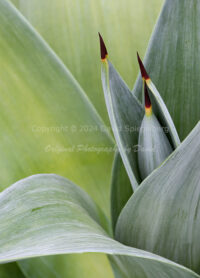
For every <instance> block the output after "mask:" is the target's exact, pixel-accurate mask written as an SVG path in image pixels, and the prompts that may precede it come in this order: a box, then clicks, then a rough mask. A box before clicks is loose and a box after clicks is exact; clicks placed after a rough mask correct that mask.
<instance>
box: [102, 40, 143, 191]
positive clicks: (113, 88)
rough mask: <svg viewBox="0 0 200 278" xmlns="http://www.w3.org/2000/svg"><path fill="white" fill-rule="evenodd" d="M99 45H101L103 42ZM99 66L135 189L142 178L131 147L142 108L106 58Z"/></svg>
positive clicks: (122, 151)
mask: <svg viewBox="0 0 200 278" xmlns="http://www.w3.org/2000/svg"><path fill="white" fill-rule="evenodd" d="M100 45H101V46H102V43H101V44H100ZM101 52H103V50H102V51H101ZM101 69H102V70H101V77H102V85H103V90H104V96H105V101H106V106H107V110H108V115H109V118H110V122H111V127H112V130H113V133H114V136H115V140H116V143H117V146H118V149H119V152H120V155H121V157H122V160H123V163H124V165H125V168H126V171H127V173H128V176H129V179H130V181H131V184H132V187H133V190H135V189H136V188H137V186H138V183H140V181H141V179H140V174H139V170H138V161H137V153H136V152H135V150H134V147H135V146H137V144H138V132H139V127H140V125H141V122H142V119H143V115H144V109H143V107H142V105H141V104H140V102H139V101H138V100H137V98H136V97H135V96H134V95H133V94H132V93H131V91H130V90H129V88H128V86H127V85H126V84H125V82H124V81H123V80H122V78H121V76H120V75H119V73H118V72H117V71H116V70H115V68H114V67H113V65H112V64H111V62H110V61H109V60H108V59H103V60H102V67H101Z"/></svg>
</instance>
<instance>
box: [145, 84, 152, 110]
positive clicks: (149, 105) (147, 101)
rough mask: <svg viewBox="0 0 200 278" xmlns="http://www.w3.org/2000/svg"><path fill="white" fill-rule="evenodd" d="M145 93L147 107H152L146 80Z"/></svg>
mask: <svg viewBox="0 0 200 278" xmlns="http://www.w3.org/2000/svg"><path fill="white" fill-rule="evenodd" d="M144 95H145V108H150V107H151V100H150V97H149V93H148V89H147V84H146V82H144Z"/></svg>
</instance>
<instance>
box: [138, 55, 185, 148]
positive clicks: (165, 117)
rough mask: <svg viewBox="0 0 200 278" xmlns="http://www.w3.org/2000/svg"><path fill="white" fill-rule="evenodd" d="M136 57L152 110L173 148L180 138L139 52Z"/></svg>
mask: <svg viewBox="0 0 200 278" xmlns="http://www.w3.org/2000/svg"><path fill="white" fill-rule="evenodd" d="M137 57H138V63H139V65H140V71H141V75H142V79H143V80H144V82H145V83H146V84H147V86H148V87H149V89H150V92H151V97H152V103H153V110H154V112H155V113H156V115H157V117H158V119H159V120H160V122H161V124H162V126H163V128H165V130H166V131H167V132H168V133H169V139H170V140H171V143H172V144H173V146H174V149H175V148H176V147H177V146H178V145H179V144H180V139H179V136H178V133H177V131H176V127H175V125H174V122H173V120H172V118H171V116H170V114H169V111H168V109H167V107H166V105H165V103H164V101H163V99H162V97H161V96H160V94H159V92H158V90H157V89H156V87H155V85H154V84H153V82H152V81H151V79H150V77H149V75H148V73H147V71H146V69H145V67H144V65H143V63H142V61H141V59H140V56H139V54H137ZM179 105H180V104H179Z"/></svg>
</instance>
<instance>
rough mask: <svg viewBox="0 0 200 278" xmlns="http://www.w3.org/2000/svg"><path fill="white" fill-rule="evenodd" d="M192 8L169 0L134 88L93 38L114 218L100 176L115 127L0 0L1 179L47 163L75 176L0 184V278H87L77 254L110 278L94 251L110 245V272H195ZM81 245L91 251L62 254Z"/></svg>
mask: <svg viewBox="0 0 200 278" xmlns="http://www.w3.org/2000/svg"><path fill="white" fill-rule="evenodd" d="M14 2H16V3H15V4H16V6H17V7H18V9H20V8H21V10H22V12H24V13H25V14H26V13H27V14H26V15H28V16H29V17H30V19H32V20H33V22H34V19H35V20H36V19H38V18H37V16H38V13H36V15H35V17H34V12H33V11H32V9H33V10H34V5H36V7H37V1H35V3H34V4H33V3H32V5H33V6H29V4H30V3H29V4H27V3H28V2H27V1H20V3H18V1H14ZM44 3H45V2H44ZM38 4H41V1H39V2H38ZM30 7H31V8H30ZM44 8H45V9H46V8H47V6H45V5H44ZM199 11H200V2H199V1H198V0H196V1H195V0H193V1H188V0H176V1H174V0H173V1H172V0H167V1H166V2H165V4H164V6H163V9H162V12H161V15H160V17H159V20H158V22H157V25H156V28H155V30H154V33H153V35H152V38H151V40H150V43H149V47H148V50H147V54H146V56H145V60H144V64H145V65H146V66H144V65H143V63H142V61H141V59H140V57H139V55H138V62H139V66H140V70H141V76H142V78H141V76H140V75H139V76H138V78H137V80H136V83H135V86H134V89H133V91H132V92H131V91H130V90H129V88H128V86H127V85H126V84H125V82H124V81H123V80H122V78H121V77H120V75H119V73H118V72H117V71H116V70H115V68H114V66H113V65H112V63H111V62H110V61H109V60H108V54H107V50H106V47H105V44H104V42H103V39H102V37H101V36H100V46H101V60H102V85H103V91H104V96H105V101H106V107H107V111H108V114H109V118H110V124H111V127H112V130H113V134H114V137H115V141H116V144H117V149H118V150H119V152H118V151H117V152H116V154H115V159H114V162H113V168H112V182H111V196H110V206H111V220H110V218H109V216H108V210H107V205H108V204H107V202H106V200H107V199H108V190H107V185H106V182H105V181H108V180H109V176H110V174H109V173H110V167H111V163H112V158H113V154H112V152H113V150H115V149H116V148H115V147H114V143H113V139H112V136H111V135H110V133H109V131H108V130H107V128H106V126H105V125H104V122H103V121H102V119H101V118H100V116H99V115H98V113H97V112H96V111H95V109H94V107H93V106H92V104H91V103H90V102H89V101H88V99H87V97H86V95H85V94H84V92H83V90H82V88H81V87H80V85H79V84H78V83H77V82H76V80H75V79H74V78H73V76H72V75H71V73H70V72H69V71H68V70H67V68H66V67H65V65H64V64H63V63H62V61H61V60H60V59H59V58H58V57H57V56H56V55H55V53H54V52H53V51H52V49H51V48H50V47H49V46H48V44H47V43H46V42H45V41H44V40H43V39H42V38H41V37H40V35H39V34H38V33H37V32H36V31H35V29H34V28H33V27H32V26H31V25H30V23H29V22H27V20H26V19H25V18H24V17H23V16H22V15H21V14H20V13H19V11H18V10H17V9H16V8H14V6H13V5H12V4H10V3H9V2H7V1H5V0H0V22H1V25H0V34H1V41H0V42H1V43H0V49H1V65H2V68H3V70H2V71H1V73H2V77H1V83H0V85H1V90H2V94H1V96H2V101H1V117H0V125H1V127H2V130H3V135H2V137H1V144H0V145H1V146H0V148H1V155H2V160H0V161H1V166H2V167H1V168H2V180H1V181H2V183H4V184H5V186H4V187H6V185H7V184H9V183H11V180H12V181H13V179H14V180H17V179H19V178H21V177H24V176H27V175H28V174H37V173H42V172H48V173H50V172H52V171H54V172H56V174H63V173H64V174H65V176H68V177H69V178H70V180H73V182H71V181H70V180H69V179H67V178H64V177H61V176H59V175H55V174H37V175H33V176H30V177H28V178H25V179H22V180H19V181H18V182H16V183H14V184H13V185H11V186H9V187H8V188H7V189H5V190H4V191H3V192H2V193H1V194H0V211H1V215H0V235H1V237H0V262H1V267H0V274H1V276H2V277H5V278H7V277H19V278H24V277H27V278H29V277H37V278H38V277H47V278H49V277H76V276H77V277H79V276H80V275H81V276H82V277H84V271H82V272H81V273H80V272H78V273H77V274H75V272H74V269H75V268H76V266H77V265H78V263H79V262H80V263H81V262H82V263H85V264H87V263H89V266H88V269H87V274H86V276H85V277H94V276H95V277H96V273H95V267H97V265H98V263H99V264H100V267H101V268H102V277H105V275H106V276H107V277H109V276H110V272H109V271H110V269H109V267H108V265H107V262H106V261H105V257H101V256H99V255H95V256H94V257H90V255H89V253H102V254H108V257H109V261H110V264H111V266H112V269H113V273H114V275H115V277H131V278H132V277H137V278H143V277H148V278H154V277H187V278H189V277H190V278H191V277H200V254H199V253H200V245H199V243H198V241H199V232H200V224H199V223H200V221H199V220H200V207H199V200H200V198H199V194H200V182H199V175H200V174H199V173H200V171H199V167H200V166H199V160H200V141H199V136H200V125H199V124H197V125H196V123H197V121H198V120H199V117H200V109H199V104H200V102H199V93H198V82H199V81H198V80H199V78H198V72H199V69H198V65H199V62H200V55H199V26H200V25H199V24H198V21H199V17H198V14H199ZM36 21H37V20H36ZM172 30H173V31H172ZM45 31H46V29H45ZM21 38H23V39H21ZM13 45H14V46H15V47H14V48H12V46H13ZM117 47H120V46H119V42H118V43H117V44H116V48H117ZM70 55H72V54H71V53H70ZM121 55H123V56H125V55H126V54H125V53H122V54H121ZM113 58H114V57H113ZM126 59H127V60H126V61H127V62H128V58H126ZM135 60H136V59H135ZM36 61H37V63H36ZM135 64H136V63H135ZM36 65H37V66H36ZM29 69H30V71H29ZM83 75H84V72H83ZM22 77H23V78H22ZM150 77H151V78H152V80H151V79H150ZM22 79H23V82H22V81H21V80H22ZM99 79H100V78H99ZM11 81H12V82H11ZM37 83H39V84H40V85H41V86H40V87H38V86H37ZM154 84H155V85H154ZM38 88H40V90H39V89H38ZM157 88H158V89H159V90H158V89H157ZM159 92H160V93H159ZM66 93H67V94H68V97H67V98H66ZM9 94H11V97H10V98H8V97H7V95H9ZM161 95H162V97H161ZM52 104H53V105H52ZM36 107H37V110H36V109H35V108H36ZM72 107H73V109H72ZM8 108H9V110H8ZM168 109H169V110H168ZM16 111H17V113H16ZM55 112H56V113H55ZM80 112H81V113H80ZM79 114H80V115H79ZM170 114H171V116H170ZM172 119H173V120H172ZM66 123H67V125H66ZM70 124H71V125H70ZM195 125H196V126H195ZM10 127H12V129H11V128H10ZM58 127H59V128H58ZM69 127H70V130H68V128H69ZM56 128H57V129H56ZM64 128H65V129H66V130H65V132H69V134H70V135H69V136H64V134H63V133H62V134H61V136H60V137H59V141H58V137H56V136H55V132H60V130H61V129H62V131H63V129H64ZM85 128H86V129H87V130H86V131H87V133H86V132H85ZM22 129H23V132H22V131H21V130H22ZM10 130H12V132H11V131H10ZM30 130H32V137H31V136H30ZM52 131H53V132H54V133H53V135H52V134H51V132H52ZM41 133H43V134H44V133H45V134H47V133H48V140H46V138H44V137H43V136H41ZM81 133H82V134H84V136H83V135H81ZM179 136H180V139H181V140H183V139H184V140H183V141H182V142H181V140H180V139H179ZM186 136H187V137H186ZM185 137H186V138H185ZM66 141H67V142H66ZM19 142H20V144H19ZM47 142H48V144H46V143H47ZM94 143H95V144H94ZM19 146H20V148H21V149H20V148H19ZM66 146H67V147H66ZM22 149H23V152H22ZM41 149H42V150H43V151H42V152H41ZM44 153H45V155H44ZM58 154H59V156H58ZM49 161H50V162H49ZM63 161H64V162H65V163H63ZM94 163H96V164H97V166H98V167H94ZM52 164H53V166H52ZM54 164H55V165H56V166H54ZM41 165H42V166H41ZM65 168H66V169H67V172H65V171H64V169H65ZM33 169H34V170H33ZM74 169H76V170H77V171H74ZM8 174H9V175H8ZM8 176H9V179H8ZM103 181H104V182H103ZM75 183H77V184H79V185H80V186H81V187H83V188H84V187H87V189H88V190H87V191H89V193H90V195H91V196H92V197H94V200H92V198H91V197H90V196H89V195H88V194H87V193H86V192H85V191H84V190H83V189H81V188H80V187H78V186H77V185H75ZM2 187H3V186H2ZM96 189H98V190H99V192H101V194H96V192H97V191H96ZM111 224H112V227H111ZM79 253H87V255H86V257H81V255H80V256H75V255H74V256H73V255H67V256H66V254H79ZM59 254H60V255H61V254H62V256H48V257H47V255H59ZM92 258H93V259H92ZM15 261H16V262H17V263H11V264H6V263H8V262H15ZM90 268H91V271H90ZM60 269H62V270H60ZM72 269H73V272H70V271H71V270H72ZM106 271H108V274H106Z"/></svg>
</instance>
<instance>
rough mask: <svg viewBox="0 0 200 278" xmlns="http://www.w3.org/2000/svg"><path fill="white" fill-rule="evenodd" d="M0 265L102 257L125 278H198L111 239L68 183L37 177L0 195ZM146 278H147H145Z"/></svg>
mask: <svg viewBox="0 0 200 278" xmlns="http://www.w3.org/2000/svg"><path fill="white" fill-rule="evenodd" d="M0 211H1V214H0V234H1V238H0V262H1V263H6V262H9V261H14V260H20V259H25V258H30V257H37V256H43V255H53V254H64V253H82V252H101V253H108V254H110V255H114V256H115V255H118V256H117V257H114V260H115V263H116V265H117V267H118V268H119V269H120V272H122V273H124V274H125V277H128V278H138V277H141V276H142V277H145V278H154V277H155V273H161V274H162V276H163V277H166V278H172V277H180V278H195V277H196V278H199V277H200V276H198V275H197V274H195V273H194V272H192V271H191V270H189V269H187V268H185V267H183V266H181V265H178V264H175V263H174V262H172V261H169V260H167V259H165V258H162V257H159V256H157V255H154V254H152V253H149V252H146V251H143V250H139V249H136V248H131V247H128V246H125V245H122V244H120V243H119V242H117V241H115V240H113V239H112V238H110V237H109V236H108V235H107V234H106V232H105V231H104V230H103V229H102V228H101V226H100V225H99V224H98V222H99V217H98V213H97V209H96V206H95V204H94V203H93V202H92V200H91V199H90V198H89V196H88V195H87V194H86V193H85V192H84V191H83V190H81V189H80V188H79V187H77V186H75V185H74V184H72V183H71V182H70V181H69V180H67V179H65V178H63V177H60V176H57V175H45V174H43V175H36V176H32V177H29V178H26V179H24V180H21V181H19V182H17V183H15V184H14V185H12V186H11V187H9V188H7V189H6V190H5V191H4V192H2V193H0ZM144 274H145V275H144Z"/></svg>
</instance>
